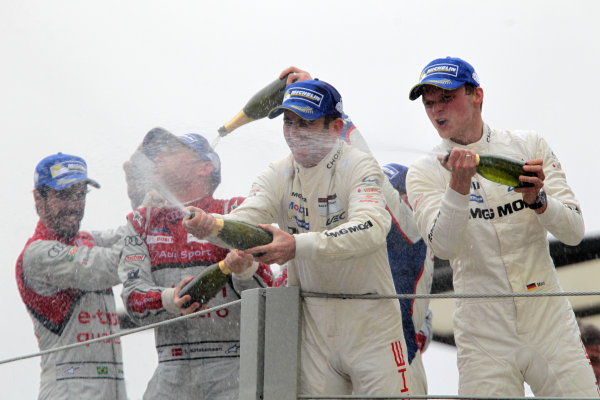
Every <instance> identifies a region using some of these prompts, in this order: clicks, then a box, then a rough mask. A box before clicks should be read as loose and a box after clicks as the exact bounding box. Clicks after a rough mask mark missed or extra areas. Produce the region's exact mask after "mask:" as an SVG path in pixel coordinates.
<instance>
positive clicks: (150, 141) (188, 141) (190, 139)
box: [142, 127, 221, 189]
mask: <svg viewBox="0 0 600 400" xmlns="http://www.w3.org/2000/svg"><path fill="white" fill-rule="evenodd" d="M173 144H176V145H184V146H186V147H189V148H190V149H192V150H194V151H195V152H196V153H197V154H198V155H199V156H200V157H201V158H202V159H203V160H204V161H210V162H211V163H212V165H213V171H212V175H211V177H212V183H213V189H215V188H216V187H217V186H218V185H219V184H220V183H221V159H220V158H219V155H218V154H217V153H215V151H214V150H213V148H212V147H211V146H210V143H208V140H206V138H205V137H204V136H202V135H200V134H197V133H187V134H185V135H182V136H175V135H174V134H172V133H171V132H169V131H167V130H166V129H163V128H160V127H157V128H153V129H151V130H150V131H149V132H148V133H147V134H146V136H145V137H144V140H143V141H142V151H143V152H144V154H145V155H146V156H148V157H149V158H150V159H154V157H156V156H157V155H158V153H160V152H161V151H162V149H163V146H165V145H166V146H168V145H173Z"/></svg>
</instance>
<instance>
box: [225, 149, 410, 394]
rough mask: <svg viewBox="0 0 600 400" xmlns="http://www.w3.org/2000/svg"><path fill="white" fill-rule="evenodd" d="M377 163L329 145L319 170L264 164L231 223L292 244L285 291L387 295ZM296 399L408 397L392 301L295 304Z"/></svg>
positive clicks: (289, 160)
mask: <svg viewBox="0 0 600 400" xmlns="http://www.w3.org/2000/svg"><path fill="white" fill-rule="evenodd" d="M383 179H384V175H383V172H382V170H381V168H380V167H379V165H378V164H377V161H376V160H375V159H374V158H373V157H372V156H371V155H368V154H366V153H363V152H362V151H360V150H357V149H356V148H354V147H352V146H348V145H347V144H346V143H345V142H343V141H340V140H338V141H337V143H336V144H335V145H334V147H333V149H332V150H331V152H330V153H329V154H328V155H326V156H325V157H324V158H323V160H321V162H320V163H319V164H318V165H316V166H314V167H312V168H304V167H302V166H301V165H299V164H297V163H296V162H295V161H294V159H293V156H292V155H291V154H290V155H289V156H288V157H286V158H284V159H283V160H280V161H278V162H275V163H272V164H271V165H270V166H269V167H268V168H267V169H266V170H265V171H264V172H263V173H262V174H261V175H260V176H259V177H258V178H257V180H256V181H255V182H254V184H253V186H252V190H251V192H250V196H249V197H248V198H247V199H246V200H245V201H244V203H243V204H242V205H241V206H240V207H238V208H236V209H235V210H233V211H232V213H231V217H232V218H236V219H240V220H244V221H247V222H250V223H254V224H259V223H262V224H265V223H277V224H278V225H279V227H280V229H283V230H287V231H288V232H289V233H292V234H293V235H294V238H295V241H296V253H295V258H294V259H292V260H290V261H289V263H288V286H300V288H301V290H302V291H309V292H319V293H332V294H340V293H348V294H366V293H377V294H395V293H396V292H395V290H394V283H393V281H392V277H391V272H390V266H389V263H388V259H387V251H386V241H385V239H386V235H387V232H388V230H389V228H390V214H389V213H388V212H387V210H386V208H385V200H384V198H383V195H382V190H381V184H382V182H383ZM302 322H303V323H302V342H301V362H300V367H301V371H300V392H301V393H302V394H313V395H323V394H337V395H344V394H351V393H353V394H356V395H375V396H376V395H384V396H385V395H403V394H406V395H408V394H409V392H408V381H407V380H406V379H405V375H406V368H407V365H408V360H407V359H406V357H405V355H406V346H405V343H404V338H403V336H402V320H401V314H400V307H399V303H398V301H397V300H396V299H384V300H381V299H380V300H360V299H346V300H344V299H335V298H319V297H304V298H303V319H302Z"/></svg>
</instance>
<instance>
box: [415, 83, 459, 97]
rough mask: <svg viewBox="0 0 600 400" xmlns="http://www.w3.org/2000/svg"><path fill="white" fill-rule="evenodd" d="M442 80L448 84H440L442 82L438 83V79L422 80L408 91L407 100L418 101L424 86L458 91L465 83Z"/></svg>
mask: <svg viewBox="0 0 600 400" xmlns="http://www.w3.org/2000/svg"><path fill="white" fill-rule="evenodd" d="M444 80H445V81H448V83H442V82H440V79H431V80H430V81H428V80H427V79H425V80H423V82H420V83H417V84H416V85H415V86H413V88H412V89H410V92H409V93H408V98H409V99H410V100H416V99H418V98H419V96H421V94H422V91H423V86H425V85H429V86H435V87H438V88H440V89H445V90H454V89H458V88H459V87H461V86H462V85H464V84H465V83H466V82H462V81H453V80H450V79H444Z"/></svg>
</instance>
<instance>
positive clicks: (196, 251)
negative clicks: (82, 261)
mask: <svg viewBox="0 0 600 400" xmlns="http://www.w3.org/2000/svg"><path fill="white" fill-rule="evenodd" d="M242 201H243V198H241V197H237V198H233V199H230V200H215V199H213V198H212V197H211V196H208V197H205V198H204V199H202V200H200V201H198V202H194V203H191V204H190V205H193V206H195V207H198V208H201V209H203V210H204V211H206V212H209V213H216V214H225V213H228V212H229V211H231V210H232V209H233V208H234V207H236V206H237V205H238V204H239V203H241V202H242ZM183 217H184V214H183V213H182V212H181V211H180V210H179V209H176V208H141V209H138V210H137V211H134V212H133V213H132V214H129V215H128V216H127V220H128V223H127V232H126V235H127V236H126V237H125V247H124V249H123V255H122V258H121V264H120V266H119V274H120V275H121V278H122V279H123V281H124V283H123V292H122V298H123V303H124V304H125V308H126V310H127V313H128V314H129V315H130V316H131V318H132V319H133V321H135V322H136V323H138V324H140V325H147V324H150V323H154V322H159V321H165V320H168V319H171V318H174V317H176V316H178V313H179V310H178V309H177V308H174V307H175V305H174V302H173V290H172V289H171V288H172V287H174V286H176V285H177V284H178V283H179V282H180V281H181V280H182V279H184V278H186V277H190V276H196V275H198V274H199V273H200V272H202V271H203V270H204V269H205V268H206V267H207V266H209V265H211V264H213V263H215V262H218V261H221V260H223V259H224V258H225V256H226V255H227V252H228V250H226V249H223V248H220V247H217V246H215V245H213V244H211V243H208V242H206V241H205V240H199V239H197V238H196V237H194V236H192V235H191V234H188V233H187V232H186V231H185V229H184V228H183V226H182V225H181V220H182V218H183ZM255 272H256V273H255ZM271 278H272V276H271V272H270V269H268V267H266V266H264V265H262V264H261V265H260V266H259V264H258V263H255V264H254V266H253V268H251V269H249V270H248V271H246V272H245V273H244V274H243V276H238V275H236V274H233V276H232V278H231V279H230V280H229V282H228V283H227V285H226V286H225V287H224V288H223V290H222V291H221V292H220V293H219V294H217V295H216V296H215V298H213V299H212V300H211V301H210V302H209V303H208V307H214V306H217V305H220V304H225V303H228V302H231V301H234V300H238V299H240V295H241V291H242V290H244V289H247V288H256V287H263V286H265V283H266V284H269V285H270V284H271ZM165 296H166V298H165ZM240 312H241V304H239V303H238V304H235V305H233V306H230V307H227V308H223V309H220V310H217V311H216V312H211V313H208V314H205V315H201V316H199V317H196V318H192V319H186V320H184V321H179V322H176V323H171V324H167V325H163V326H159V327H157V328H155V331H154V336H155V341H156V351H157V353H158V367H157V368H156V371H155V372H154V375H153V376H152V378H151V379H150V382H149V383H148V387H147V388H146V392H145V393H144V399H178V400H187V399H190V400H191V399H199V400H237V399H238V380H239V364H240Z"/></svg>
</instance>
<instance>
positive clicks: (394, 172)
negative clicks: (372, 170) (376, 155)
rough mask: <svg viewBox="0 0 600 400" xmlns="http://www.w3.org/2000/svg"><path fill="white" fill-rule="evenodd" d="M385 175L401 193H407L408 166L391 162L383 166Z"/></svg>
mask: <svg viewBox="0 0 600 400" xmlns="http://www.w3.org/2000/svg"><path fill="white" fill-rule="evenodd" d="M381 169H382V170H383V173H384V174H385V176H387V177H388V179H389V180H390V183H391V184H392V186H393V187H394V188H396V189H397V190H398V191H399V192H400V193H406V173H407V172H408V168H407V167H405V166H404V165H400V164H396V163H389V164H385V165H384V166H383V167H381Z"/></svg>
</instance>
